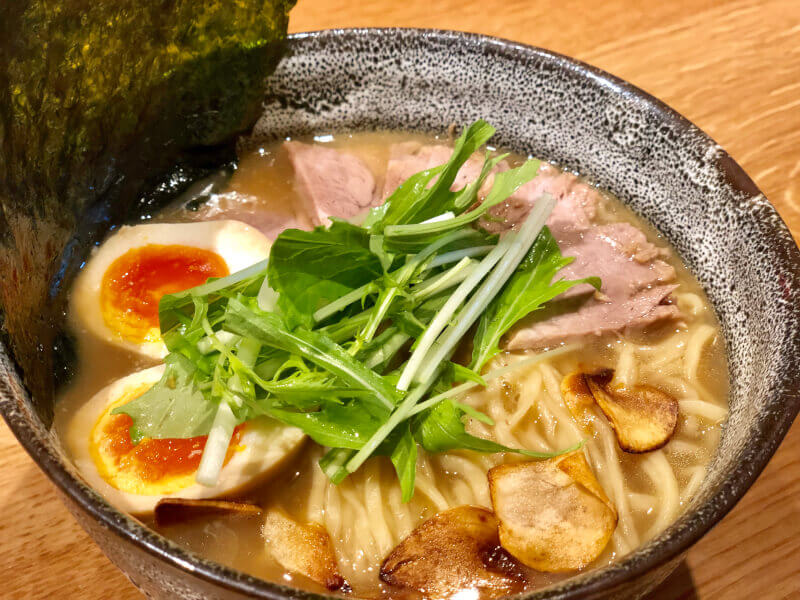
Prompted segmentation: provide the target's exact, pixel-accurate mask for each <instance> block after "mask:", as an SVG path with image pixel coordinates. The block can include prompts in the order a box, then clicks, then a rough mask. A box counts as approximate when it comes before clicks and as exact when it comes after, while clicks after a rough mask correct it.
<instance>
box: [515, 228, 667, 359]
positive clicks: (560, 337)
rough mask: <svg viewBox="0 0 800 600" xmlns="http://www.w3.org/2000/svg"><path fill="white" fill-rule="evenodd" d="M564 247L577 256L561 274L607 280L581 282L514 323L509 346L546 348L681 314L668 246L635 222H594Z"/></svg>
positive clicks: (568, 277) (644, 324)
mask: <svg viewBox="0 0 800 600" xmlns="http://www.w3.org/2000/svg"><path fill="white" fill-rule="evenodd" d="M561 251H562V253H563V254H564V255H565V256H573V257H575V260H574V261H573V262H572V263H571V264H569V265H567V266H566V267H564V268H563V269H562V270H561V271H560V272H559V273H558V276H559V277H564V278H566V279H578V278H581V277H588V276H592V275H594V276H598V277H600V279H601V280H602V282H603V285H602V288H601V290H600V292H599V293H595V291H594V289H592V288H591V287H589V286H588V285H585V286H576V287H574V288H572V289H571V290H570V291H569V292H567V293H566V294H562V295H561V296H559V297H558V298H556V299H555V300H552V301H551V302H550V303H549V304H548V305H547V306H546V307H545V308H544V310H542V311H540V312H537V313H534V314H533V315H531V316H530V317H528V318H526V319H523V321H522V322H521V323H520V324H519V325H517V327H515V329H514V330H513V331H512V332H511V333H510V334H509V336H508V339H507V348H508V349H509V350H521V349H526V348H542V347H545V346H552V345H554V344H558V343H562V342H570V341H574V340H578V339H582V338H586V337H589V336H599V335H604V334H608V333H618V332H622V331H624V330H626V329H632V328H642V327H646V326H648V325H651V324H653V323H656V322H658V321H662V320H666V319H678V318H680V311H679V310H678V307H677V306H675V305H674V304H671V303H670V294H671V293H672V291H673V290H675V288H676V287H677V286H676V285H675V283H674V280H675V270H674V269H673V268H672V267H671V266H670V265H668V264H667V263H666V262H664V261H663V260H662V258H663V257H664V254H665V253H666V251H665V250H663V249H660V248H657V247H656V246H654V245H653V244H651V243H650V242H648V241H647V239H646V238H645V235H644V234H643V233H642V232H641V231H639V230H638V229H636V227H634V226H633V225H630V224H628V223H611V224H608V225H596V226H594V227H590V228H589V229H587V230H585V231H583V232H581V233H579V234H576V235H574V236H573V237H572V238H571V239H569V240H568V241H566V242H564V243H562V244H561Z"/></svg>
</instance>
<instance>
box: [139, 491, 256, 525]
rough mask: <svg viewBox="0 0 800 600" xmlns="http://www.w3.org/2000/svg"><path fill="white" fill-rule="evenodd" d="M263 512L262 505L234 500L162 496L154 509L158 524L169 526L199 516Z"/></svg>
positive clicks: (247, 514) (249, 514)
mask: <svg viewBox="0 0 800 600" xmlns="http://www.w3.org/2000/svg"><path fill="white" fill-rule="evenodd" d="M261 512H262V510H261V507H260V506H256V505H255V504H249V503H247V502H235V501H232V500H206V499H195V498H162V499H161V500H159V501H158V504H156V508H155V511H154V515H155V521H156V525H157V526H158V527H167V526H169V525H175V524H176V523H183V522H185V521H190V520H192V519H196V518H198V517H205V516H209V515H212V516H223V515H242V516H257V515H260V514H261Z"/></svg>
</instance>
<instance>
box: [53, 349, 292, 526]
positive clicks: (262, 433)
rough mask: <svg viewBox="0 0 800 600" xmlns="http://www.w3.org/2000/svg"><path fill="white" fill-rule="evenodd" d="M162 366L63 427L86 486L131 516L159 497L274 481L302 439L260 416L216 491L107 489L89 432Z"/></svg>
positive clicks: (117, 385)
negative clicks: (151, 491) (272, 479)
mask: <svg viewBox="0 0 800 600" xmlns="http://www.w3.org/2000/svg"><path fill="white" fill-rule="evenodd" d="M163 372H164V365H159V366H156V367H151V368H149V369H145V370H143V371H138V372H136V373H133V374H131V375H128V376H127V377H123V378H121V379H118V380H117V381H115V382H113V383H112V384H110V385H109V386H107V387H105V388H103V389H102V390H100V391H99V392H98V393H97V394H95V395H94V396H93V397H92V398H91V399H90V400H89V401H88V402H86V403H85V404H84V405H83V406H82V407H81V408H80V409H79V410H77V411H76V412H75V413H74V414H73V416H72V417H71V418H70V420H69V422H68V423H67V424H66V427H65V431H66V436H65V441H66V444H67V449H68V451H69V452H70V454H71V455H72V459H73V462H74V463H75V466H76V467H77V468H78V470H79V471H80V473H81V475H82V476H83V477H84V479H85V480H86V482H87V483H88V484H89V485H91V486H92V487H93V488H94V489H95V490H97V491H98V492H99V493H100V494H101V495H102V496H103V497H105V498H106V500H108V501H109V502H110V503H111V504H113V505H114V506H115V507H117V508H118V509H120V510H122V511H124V512H127V513H130V514H133V515H135V516H141V517H144V516H148V515H150V514H152V513H153V510H154V509H155V506H156V503H157V502H158V501H159V500H160V499H161V498H192V499H196V498H217V497H220V496H236V495H239V494H242V493H243V492H245V491H246V490H247V489H248V488H250V487H251V486H253V485H256V484H257V483H260V482H263V481H265V480H266V479H268V478H269V477H271V476H273V475H274V474H275V473H276V472H277V471H278V470H279V469H280V468H281V466H282V465H283V464H284V463H285V461H287V460H288V459H289V458H291V457H292V456H294V454H295V452H296V451H297V450H299V448H300V446H301V445H302V443H303V441H304V438H305V434H304V433H303V432H302V431H301V430H299V429H297V428H296V427H289V426H287V425H283V424H281V423H279V422H277V421H275V420H273V419H269V418H266V417H260V418H258V419H254V420H252V421H249V422H248V423H247V424H246V425H245V427H244V429H243V430H242V432H241V435H240V439H239V442H238V444H237V449H236V450H235V451H234V452H233V454H232V456H231V457H230V460H228V462H227V463H226V464H225V465H224V466H223V467H222V471H221V472H220V476H219V481H218V482H217V485H216V486H214V487H206V486H203V485H200V484H197V483H191V484H190V485H188V486H187V487H184V488H182V489H180V490H177V491H174V492H172V493H169V494H159V495H144V494H133V493H130V492H127V491H123V490H119V489H117V488H115V487H114V486H112V485H110V484H109V483H108V482H107V481H106V480H105V479H104V478H103V477H102V476H101V475H100V472H99V471H98V468H97V465H96V463H95V460H94V458H93V456H92V450H91V445H90V439H91V435H92V430H93V429H94V427H95V425H96V424H97V423H98V421H99V420H100V418H101V417H102V416H103V414H104V413H105V412H106V410H107V409H108V407H109V406H110V405H111V404H114V403H116V402H117V401H118V400H119V399H121V398H122V397H124V396H125V395H128V394H130V393H131V392H132V391H133V390H136V389H137V388H142V387H144V388H145V389H146V388H147V387H148V386H150V385H152V384H154V383H156V382H157V381H158V380H159V379H160V378H161V375H162V373H163Z"/></svg>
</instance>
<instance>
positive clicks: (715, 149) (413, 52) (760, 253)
mask: <svg viewBox="0 0 800 600" xmlns="http://www.w3.org/2000/svg"><path fill="white" fill-rule="evenodd" d="M267 88H268V89H267V93H266V97H265V99H264V112H263V116H262V117H261V118H260V120H259V121H258V123H257V125H256V127H255V130H254V135H255V136H256V137H257V138H259V139H265V140H266V139H273V138H282V137H284V136H287V135H302V134H306V133H311V132H317V131H352V130H370V129H378V128H379V129H400V130H409V131H429V132H443V131H445V130H447V128H448V126H449V125H451V124H452V123H456V124H464V123H469V122H471V121H473V120H475V119H477V118H480V117H484V118H487V119H488V120H489V121H491V123H492V124H493V125H495V126H496V127H497V130H498V133H497V137H496V138H495V140H496V141H497V143H498V144H499V145H502V146H504V147H507V148H509V149H511V150H514V151H517V152H520V153H523V154H533V155H536V156H540V157H544V158H547V159H549V160H551V161H553V162H555V163H557V164H559V165H560V166H562V167H564V168H566V169H569V170H572V171H577V172H580V173H581V174H583V175H585V176H586V177H588V178H589V179H590V180H591V181H592V182H594V183H596V184H598V185H599V186H601V187H602V188H605V189H607V190H609V191H610V192H612V193H613V194H615V195H616V196H617V197H619V198H621V199H622V200H623V202H625V203H627V204H628V205H629V206H630V207H632V208H633V210H634V211H636V212H637V213H638V214H639V215H641V216H642V217H643V218H644V219H646V220H647V221H649V222H650V223H652V224H653V225H654V226H655V227H656V228H657V229H658V230H659V231H661V232H662V233H663V234H664V236H665V237H666V238H667V239H668V240H669V241H670V242H671V244H672V245H673V246H674V247H675V249H676V250H677V251H678V252H679V254H680V255H681V257H682V259H683V261H684V262H685V263H686V264H687V266H688V267H689V268H690V269H691V270H692V271H693V272H694V274H695V275H696V277H697V278H698V279H699V281H700V283H701V284H702V285H703V286H704V288H705V290H706V292H707V294H708V297H709V299H710V301H711V303H712V304H713V306H714V308H715V310H716V312H717V314H718V317H719V320H720V322H721V324H722V330H723V334H724V337H725V342H726V345H727V353H728V361H729V368H730V374H729V375H730V381H731V386H730V418H729V421H728V423H727V425H726V426H725V428H724V432H723V435H722V439H721V443H720V446H719V450H718V452H717V454H716V456H715V458H714V459H713V460H712V462H711V465H710V467H709V472H708V476H707V478H706V480H705V482H704V484H703V485H702V487H701V489H700V490H699V492H698V493H697V494H696V496H695V497H694V499H693V500H692V501H691V503H690V506H689V507H688V509H687V510H686V511H685V512H684V513H683V514H682V516H680V517H679V518H678V520H677V521H675V523H673V524H672V525H671V526H670V527H669V528H667V529H666V530H665V531H664V532H663V533H661V534H660V535H658V536H657V537H656V538H654V539H652V540H651V541H649V542H648V543H646V544H645V545H643V546H642V547H640V548H639V549H638V550H636V551H635V552H633V553H631V554H629V555H628V556H625V557H623V558H622V559H620V560H618V561H616V562H614V563H613V564H611V565H609V566H607V567H604V568H600V569H595V570H592V571H589V572H587V573H584V574H581V575H579V576H576V577H574V578H571V579H569V580H567V581H565V582H562V583H559V584H557V585H555V586H553V587H550V588H547V589H544V590H540V591H536V592H535V593H532V594H529V595H528V596H527V597H528V598H529V599H530V600H533V599H537V600H539V599H545V598H547V599H554V598H570V599H577V598H606V599H615V598H639V597H641V596H643V595H644V594H645V593H646V592H647V591H648V590H650V589H652V588H653V587H654V586H656V585H657V584H658V583H659V582H660V581H662V580H663V579H664V578H665V577H666V576H667V575H668V574H669V573H670V571H671V570H672V569H673V568H675V566H676V565H677V564H678V562H679V561H680V560H681V558H682V556H683V555H684V553H685V552H686V551H687V550H688V549H689V548H690V547H691V546H692V544H694V543H695V542H696V541H697V540H698V539H699V538H700V537H702V536H703V535H704V534H705V533H706V532H707V531H708V530H709V529H711V527H713V526H714V525H715V524H716V523H717V522H718V521H719V520H720V519H722V517H723V516H725V514H726V513H727V512H728V511H729V510H730V509H731V508H732V507H733V506H734V504H736V502H737V501H738V500H739V498H741V497H742V495H744V493H745V492H746V491H747V489H748V488H749V487H750V485H751V484H752V483H753V482H754V481H755V479H756V477H757V476H758V474H759V473H760V472H761V470H762V469H763V468H764V466H765V465H766V463H767V461H768V460H769V459H770V457H771V456H772V454H773V453H774V452H775V449H776V448H777V446H778V444H779V443H780V442H781V440H782V439H783V437H784V435H785V433H786V431H787V430H788V428H789V426H790V424H791V423H792V421H793V419H794V417H795V415H796V414H797V412H798V408H800V378H798V377H797V376H796V375H797V372H798V362H799V361H798V358H800V252H799V251H798V248H797V246H796V245H795V243H794V241H793V240H792V237H791V235H790V233H789V231H788V230H787V228H786V226H785V225H784V223H783V222H782V221H781V219H780V217H779V216H778V215H777V213H776V212H775V210H774V209H773V207H772V206H771V205H770V204H769V202H768V201H767V199H766V198H765V197H764V196H763V194H761V192H760V191H759V190H758V188H757V187H756V186H755V185H754V184H753V182H752V181H751V180H750V178H749V177H748V176H747V175H746V174H745V173H744V171H742V169H741V167H739V165H737V164H736V163H735V162H734V161H733V160H732V159H731V158H730V157H729V156H728V155H727V154H726V153H725V151H724V150H723V149H722V148H720V147H719V146H718V145H717V144H716V143H715V142H714V141H713V140H712V139H710V138H709V137H708V136H707V135H706V134H705V133H703V132H702V131H700V130H699V129H698V128H697V127H695V126H694V125H692V124H691V123H690V122H689V121H687V120H686V119H685V118H683V117H682V116H680V115H679V114H677V113H676V112H674V111H673V110H671V109H670V108H669V107H667V106H665V105H664V104H663V103H661V102H659V101H658V100H656V99H655V98H653V97H651V96H649V95H648V94H646V93H644V92H642V91H641V90H639V89H637V88H635V87H633V86H632V85H630V84H627V83H625V82H624V81H621V80H619V79H617V78H616V77H613V76H611V75H609V74H607V73H604V72H602V71H600V70H598V69H595V68H593V67H590V66H588V65H585V64H582V63H579V62H577V61H575V60H572V59H569V58H566V57H564V56H560V55H557V54H554V53H551V52H548V51H546V50H542V49H539V48H533V47H530V46H525V45H522V44H517V43H514V42H509V41H504V40H499V39H493V38H488V37H482V36H478V35H471V34H465V33H455V32H443V31H430V30H396V29H384V30H381V29H364V30H332V31H321V32H315V33H307V34H298V35H295V36H291V37H290V39H289V40H288V43H287V48H286V55H285V56H284V58H283V59H282V61H281V62H280V64H279V65H278V68H277V70H276V71H275V72H274V74H273V75H272V76H271V77H270V78H269V80H268V86H267ZM76 216H77V217H80V218H78V219H77V220H78V222H83V223H86V221H87V220H89V221H91V220H92V219H97V220H99V219H100V218H101V216H102V211H95V212H91V213H88V214H87V215H76ZM112 224H113V223H112ZM106 226H107V225H104V227H106ZM88 251H89V244H88V243H87V244H85V247H80V245H79V246H78V249H77V250H76V249H75V248H73V249H72V254H71V255H70V256H71V258H70V259H69V260H72V261H78V263H77V264H79V261H80V260H82V258H83V257H85V256H86V255H87V254H88ZM34 275H35V273H34ZM33 279H35V277H31V278H30V280H33ZM68 283H69V282H68V281H64V282H62V285H68ZM20 285H23V286H25V285H30V284H29V279H25V278H23V280H22V281H21V283H20ZM45 289H46V288H43V291H42V293H44V290H45ZM31 293H36V292H35V291H33V290H31ZM40 351H41V352H44V353H47V352H52V349H51V348H49V347H47V346H43V348H42V349H41V350H40ZM61 376H62V375H61V371H59V370H57V369H54V370H53V374H52V377H53V378H54V380H56V381H57V380H58V378H59V377H61ZM0 409H2V413H3V416H4V417H5V419H6V420H7V422H8V424H9V425H10V427H11V429H12V430H13V431H14V433H15V434H16V436H17V437H18V438H19V440H20V443H21V444H22V445H23V446H24V447H25V448H26V450H27V451H28V452H29V453H30V455H31V456H32V457H33V459H34V460H35V461H36V462H37V463H38V464H39V466H40V467H41V469H42V470H43V471H44V472H45V473H46V474H47V475H48V476H49V477H50V478H51V479H52V480H53V482H54V483H55V484H56V485H57V487H58V489H59V491H60V493H61V495H62V497H63V499H64V502H65V503H66V504H67V506H68V507H69V509H70V510H71V511H72V513H73V514H74V515H75V517H76V518H77V520H78V521H79V522H80V523H81V525H82V526H83V527H84V528H85V529H86V530H87V531H88V532H89V534H90V535H91V536H92V537H93V538H94V540H95V541H96V542H97V544H98V545H99V546H100V547H101V548H102V549H103V551H104V552H105V553H106V554H107V555H108V557H109V558H110V559H111V560H112V561H113V562H114V563H115V564H116V565H117V566H118V567H119V568H120V569H122V570H123V571H124V572H125V573H126V574H127V576H128V577H129V578H130V579H131V581H132V582H133V583H134V584H135V585H136V586H138V587H139V588H140V589H141V590H142V591H143V592H144V593H145V595H147V596H148V597H151V598H181V599H190V598H244V597H255V598H276V599H277V598H305V597H309V598H310V597H316V596H314V595H313V594H308V593H306V592H299V591H296V590H293V589H290V588H287V587H283V586H281V585H278V584H274V583H268V582H266V581H262V580H259V579H256V578H253V577H250V576H248V575H245V574H243V573H240V572H236V571H234V570H232V569H229V568H226V567H222V566H220V565H218V564H215V563H212V562H209V561H207V560H204V559H202V558H200V557H198V556H196V555H194V554H191V553H189V552H187V551H184V550H182V549H180V548H178V547H177V546H176V545H175V544H173V543H172V542H170V541H168V540H167V539H165V538H163V537H161V536H160V535H158V534H156V533H154V532H152V531H150V530H148V529H146V528H145V527H143V526H142V525H141V524H139V523H138V522H137V521H135V520H133V519H131V518H129V517H127V516H126V515H124V514H121V513H119V512H117V511H116V510H114V509H113V508H112V507H111V506H110V505H109V504H107V503H106V502H105V501H104V500H103V499H102V498H101V497H100V496H99V495H98V494H97V493H95V492H94V491H92V490H91V489H90V488H88V487H87V486H86V485H85V484H84V483H83V482H82V480H81V479H80V478H79V477H78V476H77V474H76V471H75V470H74V469H73V467H72V466H71V465H70V463H69V462H68V461H67V460H66V458H65V456H64V454H63V451H62V449H61V448H60V446H59V444H58V442H57V441H56V440H55V437H54V436H53V435H51V434H50V433H49V426H50V422H49V421H50V418H51V415H52V406H45V405H43V402H42V400H41V399H37V398H31V397H30V396H29V394H28V392H27V391H26V389H25V388H24V387H23V385H22V383H21V380H20V378H19V377H18V370H17V368H16V366H15V357H14V356H11V355H9V354H8V353H5V352H4V351H0Z"/></svg>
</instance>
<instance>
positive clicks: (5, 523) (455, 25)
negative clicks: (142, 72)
mask: <svg viewBox="0 0 800 600" xmlns="http://www.w3.org/2000/svg"><path fill="white" fill-rule="evenodd" d="M373 26H404V27H434V28H441V29H459V30H465V31H475V32H479V33H486V34H490V35H495V36H500V37H505V38H509V39H512V40H518V41H522V42H526V43H529V44H533V45H537V46H542V47H544V48H548V49H551V50H555V51H556V52H561V53H563V54H567V55H570V56H574V57H576V58H578V59H581V60H583V61H586V62H588V63H591V64H593V65H596V66H598V67H600V68H602V69H605V70H607V71H609V72H611V73H614V74H615V75H618V76H620V77H622V78H623V79H626V80H628V81H630V82H632V83H634V84H635V85H638V86H639V87H641V88H643V89H645V90H647V91H648V92H650V93H652V94H653V95H655V96H657V97H658V98H661V99H662V100H664V101H665V102H667V103H668V104H669V105H671V106H672V107H674V108H675V109H677V110H678V111H679V112H681V113H682V114H683V115H685V116H686V117H688V118H689V119H690V120H691V121H693V122H694V123H696V124H697V125H698V126H700V127H701V128H702V129H704V130H705V131H706V132H708V133H709V134H710V135H711V137H713V138H714V139H715V140H717V142H719V143H720V144H721V145H722V146H723V147H724V148H725V149H726V150H728V152H730V154H731V155H732V156H733V157H734V158H735V159H736V160H737V161H738V162H739V163H740V164H741V165H742V166H743V167H744V168H745V170H746V171H747V172H748V173H749V174H750V176H751V177H752V178H753V179H754V180H755V182H756V183H757V184H758V186H759V187H760V188H761V189H762V190H763V191H764V193H765V194H766V195H767V197H768V198H769V199H770V200H771V201H772V203H773V204H775V206H776V207H777V208H778V211H779V212H780V214H781V215H782V216H783V218H784V220H785V221H786V222H787V223H788V225H789V227H790V228H791V229H792V231H793V233H794V235H795V239H800V1H798V0H738V1H729V2H721V1H720V2H710V1H707V0H667V1H664V0H661V1H655V0H652V1H642V0H640V1H632V0H605V1H599V2H598V1H589V0H560V1H558V2H544V1H539V2H536V1H534V0H478V1H475V0H473V1H469V0H402V1H399V2H398V1H397V0H371V1H369V2H354V1H353V0H300V2H299V5H298V6H297V8H296V9H295V10H294V11H293V12H292V16H291V21H290V30H291V31H308V30H312V29H324V28H330V27H373ZM799 457H800V422H798V423H796V424H795V426H794V428H793V429H792V430H791V431H790V433H789V435H788V437H787V438H786V440H785V441H784V442H783V445H782V446H781V448H780V450H779V451H778V453H777V454H776V455H775V457H774V458H773V459H772V462H771V463H770V464H769V466H768V467H767V469H766V471H765V472H764V473H763V474H762V475H761V477H760V478H759V480H758V482H757V483H756V484H755V486H754V487H753V488H752V489H751V490H750V491H749V492H748V493H747V495H746V496H745V498H744V499H743V500H742V501H741V502H740V503H739V505H738V506H737V507H736V508H735V509H734V510H733V512H732V513H731V514H730V515H729V516H728V517H726V518H725V520H724V521H723V522H722V523H721V524H720V525H718V526H717V527H716V528H715V529H714V530H713V531H712V532H711V533H710V534H709V535H708V536H706V537H705V538H704V539H703V540H702V541H701V542H700V543H699V544H697V546H696V547H695V548H693V549H692V550H691V552H690V553H689V555H688V558H687V560H686V562H685V563H684V564H683V565H682V566H681V568H679V569H678V571H677V572H676V573H675V575H673V576H672V577H671V578H670V579H669V580H668V581H667V582H666V583H665V584H664V585H663V586H661V587H660V588H659V590H658V591H657V592H656V593H654V595H653V598H654V599H658V600H677V599H679V598H680V599H692V598H700V599H702V600H711V599H718V598H724V599H733V600H738V599H745V598H746V599H751V598H752V599H754V600H755V599H758V600H778V599H782V598H800V459H799ZM139 597H140V596H139V594H138V592H137V591H136V590H135V589H134V588H133V586H131V584H130V583H129V582H128V581H127V580H126V579H125V577H124V576H123V575H122V574H121V573H120V572H119V571H117V570H116V568H115V567H113V566H112V565H111V563H109V562H108V560H107V559H106V558H105V557H104V556H103V555H102V554H101V552H100V551H99V550H98V549H97V548H96V547H95V546H94V544H92V542H91V540H90V539H89V537H88V536H87V535H86V534H85V533H84V532H83V531H82V530H81V529H80V528H79V527H78V525H77V524H76V523H75V521H74V520H73V519H72V517H71V516H70V515H69V514H68V513H67V511H66V509H65V508H64V507H63V506H62V505H61V503H60V501H59V500H58V498H57V497H56V494H55V492H54V489H53V486H52V485H51V484H50V482H49V481H48V480H47V479H46V478H45V477H44V476H43V475H42V474H41V473H40V472H39V470H38V469H37V467H36V466H35V465H34V463H33V462H32V461H31V460H30V458H29V457H28V456H27V454H25V452H24V451H23V450H22V448H21V447H20V446H18V445H17V443H16V440H15V439H14V437H13V435H12V434H11V433H10V431H9V430H8V428H7V427H6V425H5V423H2V422H0V598H8V599H11V598H13V599H25V600H28V599H37V598H59V599H71V598H89V599H94V598H98V599H105V598H115V599H118V600H124V599H127V598H131V599H133V598H139Z"/></svg>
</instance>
